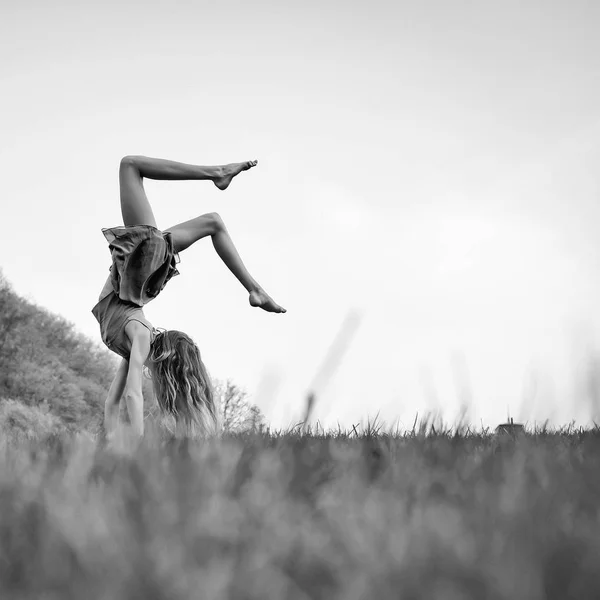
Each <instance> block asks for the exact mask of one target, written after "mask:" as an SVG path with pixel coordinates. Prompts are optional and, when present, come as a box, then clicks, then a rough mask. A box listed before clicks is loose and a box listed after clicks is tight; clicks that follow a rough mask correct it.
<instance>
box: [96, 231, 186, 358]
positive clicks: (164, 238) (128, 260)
mask: <svg viewBox="0 0 600 600" xmlns="http://www.w3.org/2000/svg"><path fill="white" fill-rule="evenodd" d="M102 233H103V234H104V236H105V237H106V239H107V240H108V243H109V246H108V247H109V250H110V252H111V256H112V265H111V267H110V274H111V277H110V281H111V284H112V290H109V291H108V292H107V293H106V294H105V295H103V296H102V297H101V298H100V301H99V302H98V303H97V304H96V306H94V308H93V309H92V314H93V315H94V316H95V317H96V319H97V321H98V323H99V324H100V335H101V337H102V341H103V342H104V343H105V344H106V346H107V347H108V348H109V349H110V350H112V351H113V352H116V353H117V354H118V355H119V356H122V357H123V358H126V359H128V358H129V355H130V353H131V342H130V340H129V338H128V337H127V334H126V333H125V326H126V325H127V323H129V321H139V322H140V323H142V325H145V326H146V327H147V328H148V329H149V330H150V332H151V334H152V339H154V335H155V330H153V328H152V326H151V324H150V323H149V322H148V321H147V319H146V317H145V315H144V311H143V310H142V307H143V306H144V305H145V304H147V303H148V302H150V300H153V299H154V298H156V296H158V294H159V293H160V292H161V290H162V289H163V288H164V287H165V285H166V284H167V282H168V281H169V279H171V277H174V276H175V275H178V274H179V271H178V270H177V268H176V266H175V265H176V264H177V263H178V262H179V255H178V254H177V253H176V252H174V251H173V240H172V237H171V233H170V232H162V231H160V230H159V229H157V228H156V227H152V226H151V225H130V226H123V227H112V228H110V229H103V230H102Z"/></svg>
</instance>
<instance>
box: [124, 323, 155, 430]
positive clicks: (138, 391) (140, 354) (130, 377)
mask: <svg viewBox="0 0 600 600" xmlns="http://www.w3.org/2000/svg"><path fill="white" fill-rule="evenodd" d="M125 333H127V336H128V337H129V339H130V340H131V354H130V356H129V368H128V370H127V381H126V384H125V401H126V402H127V412H128V413H129V420H130V421H131V427H132V429H133V431H134V432H135V433H136V434H138V435H139V436H140V437H141V436H142V435H144V397H143V396H142V373H143V368H144V363H145V362H146V360H147V359H148V355H149V354H150V331H149V329H148V328H147V327H145V326H144V325H142V324H141V323H139V322H138V321H129V323H127V326H126V327H125Z"/></svg>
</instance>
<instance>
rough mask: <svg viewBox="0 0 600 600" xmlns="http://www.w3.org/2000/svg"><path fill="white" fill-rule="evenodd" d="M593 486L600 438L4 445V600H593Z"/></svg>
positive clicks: (599, 592) (412, 436)
mask: <svg viewBox="0 0 600 600" xmlns="http://www.w3.org/2000/svg"><path fill="white" fill-rule="evenodd" d="M357 433H358V435H357ZM599 475H600V431H598V430H593V431H582V430H573V429H567V430H563V431H554V432H551V431H535V432H529V433H528V434H527V435H525V436H523V437H522V438H519V439H516V440H513V439H512V438H510V437H494V436H493V435H491V434H487V433H471V432H469V431H468V430H464V429H463V430H462V431H460V432H455V431H446V432H441V433H440V432H436V433H433V432H432V430H431V428H430V427H427V426H426V425H425V426H422V427H421V428H420V430H418V431H412V432H408V433H406V434H404V435H400V434H396V435H387V434H384V433H382V432H381V430H379V432H378V433H375V432H373V431H372V432H370V433H369V432H367V433H364V432H363V433H361V432H355V431H354V430H353V431H352V432H351V434H346V433H343V432H333V433H329V434H325V433H324V432H317V433H314V432H313V433H312V434H311V433H308V434H300V433H293V432H287V433H279V434H273V433H270V434H248V435H238V436H231V437H225V438H223V439H221V440H213V441H208V442H197V441H189V440H187V441H186V440H174V439H168V438H165V437H164V436H161V435H159V434H156V433H154V434H153V433H152V432H150V433H149V434H148V436H147V438H146V439H145V440H144V442H143V444H142V445H141V446H139V447H138V448H135V449H130V450H126V449H125V448H124V447H122V448H121V449H120V450H117V449H115V448H107V447H106V446H105V445H104V444H103V443H101V442H99V441H97V440H95V439H93V438H91V437H89V436H85V435H83V434H81V435H79V436H72V435H71V436H69V435H61V436H55V435H50V436H46V437H44V436H42V437H41V438H40V439H37V440H28V439H26V437H25V436H24V434H22V433H21V434H19V435H17V434H14V435H12V434H11V435H5V438H4V440H3V443H2V444H1V445H0V598H2V599H13V598H15V599H17V598H18V599H23V600H25V599H34V598H35V599H36V600H38V599H47V600H49V599H57V600H58V599H61V600H66V599H71V598H72V599H77V600H81V599H82V598H86V599H96V598H102V599H106V600H108V599H121V598H123V599H128V600H132V599H137V598H139V599H140V600H141V599H144V600H152V599H162V598H165V599H169V600H176V599H180V598H181V599H183V598H185V599H188V598H198V599H206V600H212V599H226V598H232V599H237V598H239V599H242V598H244V599H245V598H252V599H257V600H259V599H260V600H270V599H273V600H274V599H277V600H280V599H290V600H296V599H297V600H305V599H307V598H322V599H327V600H335V599H344V600H354V599H356V600H358V599H367V598H369V599H370V598H373V599H386V598H399V599H407V600H409V599H417V598H424V599H428V600H435V599H444V600H455V599H456V600H458V599H463V598H473V599H479V600H482V599H487V598H490V599H499V600H500V599H507V600H508V599H511V600H514V599H519V598H523V599H527V600H536V599H543V598H549V599H557V600H558V599H560V600H565V599H568V598H573V599H577V600H583V599H586V598H590V599H592V598H594V599H597V598H599V597H600V519H599V516H600V515H599V509H600V478H599Z"/></svg>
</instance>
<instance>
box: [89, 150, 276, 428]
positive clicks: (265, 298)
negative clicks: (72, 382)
mask: <svg viewBox="0 0 600 600" xmlns="http://www.w3.org/2000/svg"><path fill="white" fill-rule="evenodd" d="M257 162H258V161H247V162H243V163H232V164H227V165H220V166H214V167H203V166H197V165H189V164H185V163H180V162H174V161H170V160H163V159H157V158H148V157H145V156H126V157H124V158H123V159H122V160H121V164H120V168H119V185H120V192H121V213H122V215H123V227H113V228H110V229H103V230H102V231H103V233H104V235H105V237H106V239H107V240H108V242H109V249H110V251H111V256H112V266H111V269H110V275H109V277H108V279H107V281H106V283H105V285H104V288H103V289H102V292H101V293H100V298H99V302H98V303H97V304H96V306H94V308H93V309H92V313H93V314H94V316H95V317H96V319H97V320H98V322H99V324H100V333H101V336H102V340H103V342H104V343H105V344H106V345H107V346H108V348H110V349H111V350H112V351H114V352H116V353H117V354H119V355H120V356H121V357H122V359H123V360H122V361H121V364H120V366H119V368H118V370H117V373H116V375H115V378H114V380H113V382H112V384H111V386H110V390H109V393H108V397H107V399H106V404H105V410H104V425H105V430H106V434H107V436H109V437H110V436H112V434H113V433H114V431H115V429H116V427H117V425H118V420H119V406H120V400H121V397H122V395H123V392H125V394H124V395H125V401H126V405H127V411H128V413H129V419H130V422H131V427H132V429H133V430H134V432H135V433H137V434H138V435H140V436H141V435H143V433H144V419H143V398H142V372H143V367H144V366H146V367H147V368H148V369H149V371H150V373H151V375H152V384H153V388H154V392H155V395H156V398H157V401H158V404H159V406H160V408H161V410H162V412H163V413H166V414H169V415H172V416H174V417H175V419H176V422H177V424H178V426H179V425H181V426H183V427H185V428H186V430H189V429H188V428H189V427H192V428H194V429H195V430H196V431H198V430H200V431H201V432H203V433H211V432H215V431H216V427H217V414H216V407H215V402H214V397H213V391H212V386H211V383H210V379H209V376H208V373H207V370H206V367H205V366H204V363H203V362H202V359H201V357H200V351H199V349H198V347H197V346H196V344H195V343H194V342H193V341H192V339H191V338H190V337H189V336H188V335H186V334H185V333H183V332H181V331H176V330H170V331H158V330H157V329H155V328H154V327H153V326H152V325H151V323H150V322H149V321H148V320H147V319H146V317H145V315H144V312H143V309H142V307H143V306H144V305H145V304H147V303H148V302H149V301H150V300H152V299H154V298H155V297H156V296H157V295H158V294H159V292H160V291H161V290H162V289H163V288H164V287H165V285H166V283H167V282H168V281H169V279H171V277H173V276H174V275H177V274H178V271H177V268H176V266H175V265H176V263H177V262H178V255H179V253H180V252H183V251H184V250H185V249H186V248H189V247H190V246H191V245H192V244H193V243H194V242H197V241H198V240H200V239H202V238H204V237H208V236H210V237H211V238H212V242H213V246H214V248H215V250H216V251H217V254H218V255H219V256H220V257H221V259H222V260H223V262H224V263H225V264H226V265H227V267H228V268H229V270H230V271H231V272H232V273H233V274H234V275H235V276H236V277H237V279H238V280H239V281H240V283H241V284H242V285H243V286H244V287H245V288H246V290H247V291H248V293H249V301H250V304H251V305H252V306H257V307H259V308H262V309H263V310H266V311H269V312H273V313H284V312H286V311H285V309H284V308H282V307H281V306H279V305H278V304H277V303H276V302H275V301H274V300H273V299H272V298H271V297H270V296H269V295H268V294H267V293H266V292H265V291H264V290H263V288H262V287H261V286H260V285H259V284H258V283H257V282H256V280H255V279H254V278H253V277H252V276H251V275H250V273H249V272H248V270H247V269H246V267H245V266H244V263H243V262H242V259H241V258H240V256H239V254H238V252H237V250H236V248H235V246H234V244H233V242H232V240H231V237H230V235H229V233H228V231H227V228H226V227H225V224H224V223H223V220H222V219H221V217H220V216H219V215H218V214H217V213H214V212H213V213H208V214H204V215H201V216H199V217H196V218H195V219H191V220H190V221H186V222H185V223H180V224H179V225H175V226H173V227H169V228H168V229H165V230H164V231H161V230H159V229H158V228H157V227H156V221H155V219H154V214H153V212H152V208H151V206H150V203H149V202H148V198H147V197H146V193H145V191H144V185H143V179H144V177H146V178H148V179H161V180H191V179H198V180H209V181H212V182H213V183H214V184H215V185H216V186H217V187H218V188H219V189H220V190H225V189H227V187H228V186H229V184H230V183H231V181H232V180H233V178H234V177H235V176H236V175H239V174H240V173H241V172H242V171H246V170H248V169H251V168H252V167H255V166H256V165H257Z"/></svg>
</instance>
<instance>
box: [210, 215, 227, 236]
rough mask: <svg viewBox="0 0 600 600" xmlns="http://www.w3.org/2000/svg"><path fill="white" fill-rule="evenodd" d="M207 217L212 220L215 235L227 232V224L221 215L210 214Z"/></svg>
mask: <svg viewBox="0 0 600 600" xmlns="http://www.w3.org/2000/svg"><path fill="white" fill-rule="evenodd" d="M205 216H206V218H208V219H209V220H210V222H211V225H212V228H213V231H214V233H217V232H218V231H224V230H225V222H224V221H223V219H222V218H221V215H220V214H219V213H217V212H212V213H208V214H207V215H205Z"/></svg>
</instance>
